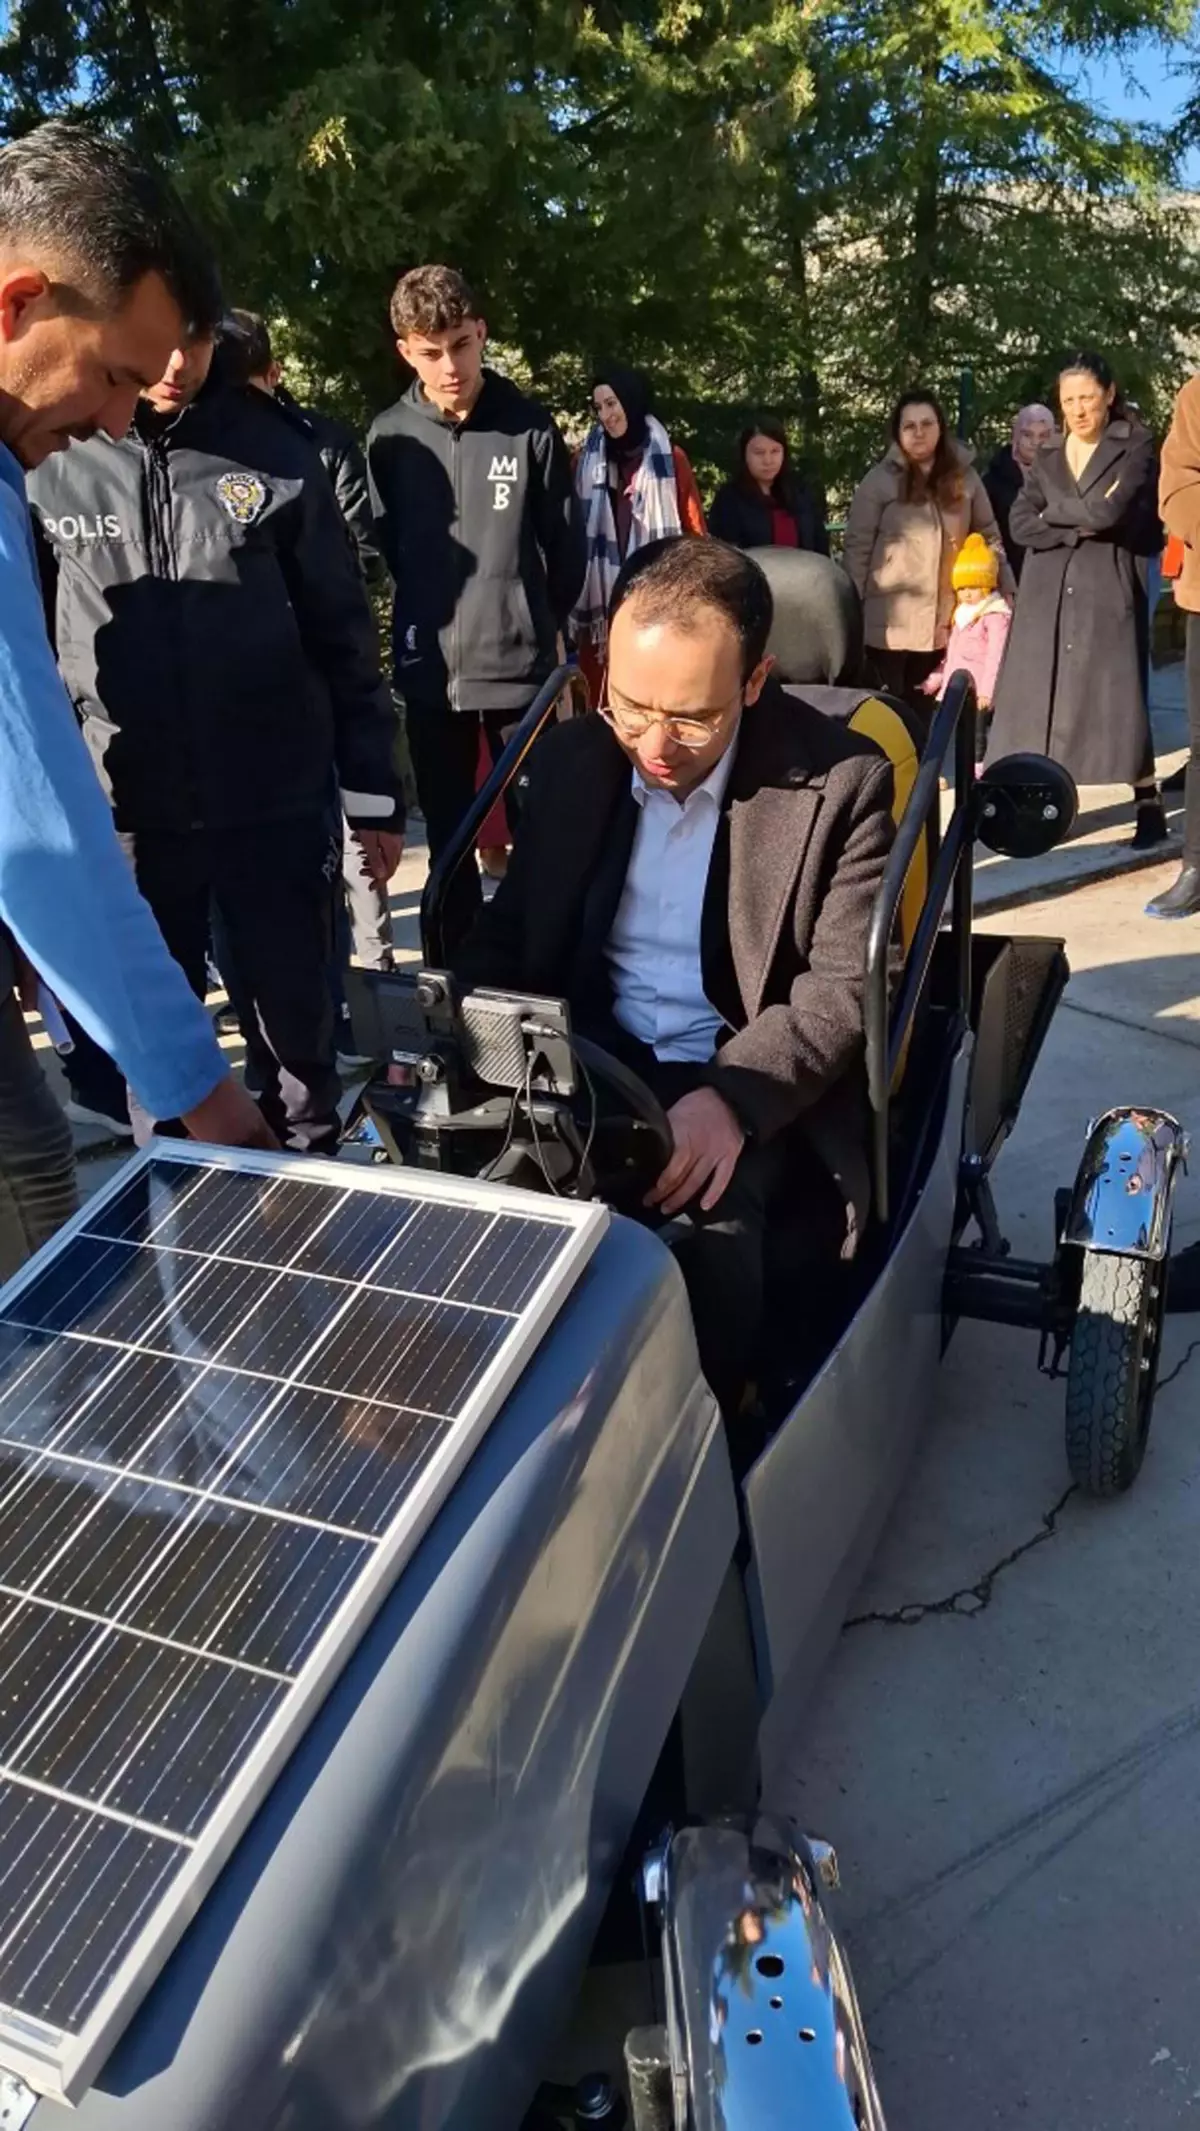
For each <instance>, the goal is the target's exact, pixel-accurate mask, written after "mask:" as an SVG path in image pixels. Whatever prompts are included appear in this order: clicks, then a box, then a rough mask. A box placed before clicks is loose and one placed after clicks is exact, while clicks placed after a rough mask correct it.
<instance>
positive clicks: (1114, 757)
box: [988, 348, 1167, 850]
mask: <svg viewBox="0 0 1200 2131" xmlns="http://www.w3.org/2000/svg"><path fill="white" fill-rule="evenodd" d="M1058 396H1059V401H1060V403H1061V406H1062V415H1063V435H1062V436H1061V437H1060V436H1055V438H1054V439H1053V441H1052V442H1051V443H1049V444H1043V445H1042V446H1041V448H1040V449H1039V450H1038V452H1037V454H1036V456H1035V458H1034V462H1033V465H1032V466H1031V467H1030V469H1029V472H1028V473H1027V475H1026V476H1025V485H1024V487H1023V488H1022V490H1021V493H1020V495H1019V496H1018V497H1017V500H1016V502H1015V503H1014V504H1013V507H1012V517H1011V520H1010V525H1011V530H1012V536H1013V539H1014V540H1018V541H1019V542H1020V543H1021V546H1022V547H1023V548H1024V549H1025V550H1026V556H1025V568H1024V570H1023V572H1022V574H1021V586H1020V591H1019V593H1018V595H1017V606H1016V612H1015V614H1014V616H1013V625H1012V634H1011V636H1010V637H1009V642H1008V651H1007V654H1006V656H1005V660H1004V666H1003V668H1002V670H1001V674H1000V681H999V686H998V687H997V690H996V715H995V717H994V718H993V720H992V731H991V738H990V741H989V747H988V753H989V758H991V757H994V756H997V755H1008V754H1018V753H1022V752H1024V751H1027V750H1028V751H1030V752H1032V753H1034V754H1040V755H1051V756H1052V757H1053V758H1054V760H1055V761H1056V762H1061V763H1063V765H1064V766H1065V767H1066V768H1067V769H1068V770H1070V772H1071V775H1072V776H1073V777H1074V779H1075V782H1076V784H1129V785H1132V786H1133V795H1134V800H1135V803H1136V808H1137V820H1136V827H1135V829H1134V835H1133V843H1134V847H1135V849H1137V850H1148V849H1150V848H1151V847H1152V846H1153V845H1155V844H1160V843H1162V842H1163V841H1164V840H1165V838H1166V835H1167V817H1166V814H1165V813H1164V811H1163V803H1162V795H1161V793H1160V792H1159V789H1158V784H1157V781H1156V778H1155V771H1154V743H1153V740H1152V737H1151V733H1150V716H1149V711H1148V709H1147V704H1146V672H1147V664H1148V662H1147V647H1148V642H1149V614H1148V608H1147V600H1146V563H1147V561H1148V560H1149V558H1150V557H1151V556H1153V555H1157V554H1158V552H1159V549H1160V548H1161V546H1162V527H1161V524H1160V522H1159V516H1158V467H1157V464H1156V460H1155V451H1154V439H1153V437H1152V436H1151V434H1150V431H1149V430H1148V429H1147V427H1146V425H1145V423H1144V422H1143V421H1142V420H1141V419H1140V418H1139V416H1138V415H1137V414H1136V413H1135V412H1134V410H1133V409H1132V408H1131V407H1129V406H1128V405H1127V404H1126V402H1125V401H1124V400H1123V399H1122V397H1121V394H1120V393H1119V391H1118V390H1117V386H1116V384H1115V382H1114V379H1113V374H1112V371H1111V370H1110V369H1109V366H1108V364H1107V363H1106V362H1105V360H1104V357H1103V356H1102V355H1097V354H1096V352H1095V350H1094V349H1091V348H1080V349H1079V350H1077V352H1076V353H1075V354H1073V355H1071V356H1069V357H1068V358H1067V360H1066V362H1065V363H1064V364H1063V367H1062V370H1061V371H1060V373H1059V379H1058Z"/></svg>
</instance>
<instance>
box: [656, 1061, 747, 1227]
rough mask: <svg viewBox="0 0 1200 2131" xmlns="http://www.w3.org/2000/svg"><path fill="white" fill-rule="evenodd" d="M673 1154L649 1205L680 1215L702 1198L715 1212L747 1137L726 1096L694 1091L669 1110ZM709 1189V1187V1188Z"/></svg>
mask: <svg viewBox="0 0 1200 2131" xmlns="http://www.w3.org/2000/svg"><path fill="white" fill-rule="evenodd" d="M667 1122H668V1124H669V1125H670V1127H671V1132H672V1134H673V1136H674V1140H675V1152H674V1154H673V1155H672V1156H671V1159H670V1161H669V1162H668V1163H667V1166H666V1168H665V1169H664V1170H663V1173H662V1175H661V1176H660V1177H659V1179H658V1182H657V1184H655V1186H654V1188H653V1190H652V1191H648V1192H647V1193H646V1200H645V1203H646V1205H647V1206H660V1207H661V1208H662V1211H663V1212H664V1213H665V1214H668V1215H670V1214H677V1213H679V1212H680V1211H681V1210H682V1208H683V1207H685V1206H687V1205H689V1204H690V1202H691V1201H692V1200H693V1199H694V1198H696V1197H697V1196H698V1195H699V1196H700V1204H701V1206H702V1207H703V1209H704V1211H705V1213H709V1212H711V1210H712V1208H713V1207H714V1206H715V1205H716V1203H717V1201H718V1199H719V1198H720V1197H721V1194H722V1192H723V1191H724V1190H725V1187H726V1185H727V1184H728V1182H729V1179H730V1177H731V1176H732V1175H733V1172H734V1169H735V1168H736V1166H737V1158H738V1156H739V1154H740V1153H741V1151H742V1148H743V1147H744V1146H745V1144H746V1135H745V1133H744V1132H743V1131H742V1128H741V1126H740V1125H739V1123H738V1121H737V1118H736V1117H735V1116H734V1114H733V1111H732V1110H731V1109H730V1107H729V1104H728V1103H727V1102H726V1100H725V1098H724V1096H723V1095H718V1094H717V1091H716V1089H715V1088H694V1089H693V1090H692V1093H691V1094H690V1095H683V1096H681V1097H680V1099H679V1101H678V1102H677V1103H673V1104H672V1105H671V1108H670V1109H669V1110H668V1111H667ZM706 1187H707V1188H706Z"/></svg>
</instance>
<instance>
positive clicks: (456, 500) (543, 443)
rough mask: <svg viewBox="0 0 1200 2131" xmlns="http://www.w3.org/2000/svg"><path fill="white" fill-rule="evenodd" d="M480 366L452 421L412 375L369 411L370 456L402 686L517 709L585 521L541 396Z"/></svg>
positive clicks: (576, 566)
mask: <svg viewBox="0 0 1200 2131" xmlns="http://www.w3.org/2000/svg"><path fill="white" fill-rule="evenodd" d="M483 379H484V382H483V390H482V392H481V393H480V395H479V398H478V399H477V400H476V402H475V405H474V407H473V408H472V409H471V412H470V414H469V415H468V416H467V417H466V420H465V421H462V422H454V421H451V420H450V419H449V417H448V416H445V415H443V414H441V413H439V411H438V409H437V408H436V407H435V406H433V404H432V403H431V401H429V400H427V399H426V397H425V394H424V392H423V390H422V388H421V386H420V384H419V383H418V382H416V381H414V383H413V384H412V386H411V387H410V389H409V390H408V391H407V392H406V393H405V395H404V397H403V399H400V400H398V401H397V402H396V404H395V406H394V407H389V408H388V410H387V412H386V413H385V414H381V415H380V416H379V418H378V420H377V421H376V422H375V423H374V425H373V427H372V429H371V433H370V436H369V437H368V439H367V469H368V472H369V474H370V479H371V494H372V500H373V502H374V505H375V518H376V529H377V532H378V536H379V545H380V547H381V548H382V549H383V554H384V559H385V561H386V562H387V565H388V568H389V569H390V571H391V573H392V576H393V578H394V579H395V582H396V603H395V610H394V626H393V641H394V647H395V657H396V682H397V686H398V687H399V689H400V691H401V693H402V695H403V696H404V697H405V699H406V700H407V701H409V702H411V703H419V704H423V705H430V706H435V705H437V704H440V703H445V702H446V701H447V700H448V701H449V704H450V707H451V709H452V710H464V711H485V710H496V711H499V710H508V711H514V712H515V711H520V710H523V709H524V708H525V707H526V705H527V704H528V703H529V702H530V701H531V699H532V698H533V696H534V695H535V694H536V693H537V690H538V688H539V686H540V684H541V682H542V681H544V680H545V679H546V677H547V675H548V674H550V673H551V672H552V671H553V668H554V664H555V646H556V639H557V636H558V633H559V631H560V630H561V629H562V628H563V627H564V625H565V623H566V620H567V616H568V615H569V613H570V611H571V608H572V607H573V606H574V604H575V601H576V599H577V597H578V595H579V590H580V587H581V585H582V583H583V573H584V564H585V560H586V557H585V547H584V534H583V523H582V518H581V516H580V512H579V507H578V504H577V502H576V498H575V491H574V486H573V484H572V480H571V467H570V461H569V459H568V457H567V451H566V446H565V445H564V443H563V440H562V438H561V436H560V435H559V433H558V430H557V429H556V427H555V425H554V423H553V421H552V420H551V418H550V416H549V414H548V413H547V412H546V410H545V408H544V407H539V406H538V405H537V403H536V402H535V401H533V400H528V399H526V398H525V396H524V394H523V393H521V392H519V391H518V390H517V387H516V386H515V385H514V384H512V383H510V381H509V380H508V379H507V378H504V377H501V376H500V375H499V374H498V373H497V372H496V371H494V370H485V371H484V373H483Z"/></svg>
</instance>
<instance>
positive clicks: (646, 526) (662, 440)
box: [571, 363, 707, 703]
mask: <svg viewBox="0 0 1200 2131" xmlns="http://www.w3.org/2000/svg"><path fill="white" fill-rule="evenodd" d="M592 407H593V410H594V412H595V421H594V422H593V424H592V427H591V429H590V430H589V431H588V434H587V439H586V441H585V443H584V446H583V449H582V451H581V452H580V454H579V457H578V459H577V460H576V462H575V488H576V493H577V494H578V496H579V499H580V503H581V505H582V508H583V514H584V520H585V525H586V532H587V575H586V576H585V578H584V582H583V590H582V591H581V592H580V595H579V599H578V601H577V603H576V606H575V610H574V613H573V614H572V616H571V627H572V632H573V634H574V637H575V642H576V644H577V645H578V647H579V663H580V666H581V667H582V669H583V672H584V675H585V678H586V680H587V683H588V688H589V690H590V693H591V698H592V701H593V703H595V702H597V701H598V700H599V697H600V693H601V689H602V686H603V677H604V668H605V663H606V659H607V650H608V614H609V608H610V606H611V605H612V595H613V587H614V586H615V584H616V581H617V576H618V573H619V571H620V568H621V564H622V563H623V562H624V560H625V558H626V556H627V555H632V554H634V553H635V552H636V551H637V549H638V548H642V547H645V546H646V544H647V543H648V542H649V541H651V540H661V539H663V538H665V537H667V536H668V535H670V534H673V533H694V534H696V535H702V534H704V533H705V532H706V531H707V527H706V525H705V522H704V506H703V504H702V503H701V501H700V490H699V488H698V487H697V485H696V476H695V474H694V473H693V472H692V469H691V466H690V464H689V463H688V458H687V454H686V453H685V452H684V451H683V450H681V448H680V446H679V445H678V444H672V442H671V439H670V438H669V436H668V435H667V432H666V430H665V429H664V428H663V425H662V423H661V422H660V421H659V420H658V417H657V416H656V415H654V414H652V413H651V411H650V387H649V384H648V383H647V381H646V379H645V378H644V377H643V376H642V374H641V372H640V371H639V370H628V369H626V368H625V367H624V365H623V364H621V363H609V364H607V365H606V366H605V367H604V369H602V370H599V371H597V373H596V376H595V377H594V379H593V380H592Z"/></svg>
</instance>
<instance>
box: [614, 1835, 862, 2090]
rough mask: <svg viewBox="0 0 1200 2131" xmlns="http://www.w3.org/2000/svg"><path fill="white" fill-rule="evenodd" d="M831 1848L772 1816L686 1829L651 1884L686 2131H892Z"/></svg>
mask: <svg viewBox="0 0 1200 2131" xmlns="http://www.w3.org/2000/svg"><path fill="white" fill-rule="evenodd" d="M836 1883H837V1865H836V1860H835V1859H834V1856H833V1852H832V1850H830V1849H829V1848H828V1846H827V1845H826V1844H823V1843H815V1842H813V1841H811V1840H806V1839H805V1838H804V1837H802V1836H799V1835H795V1834H793V1833H792V1832H791V1831H790V1830H789V1829H787V1828H786V1827H785V1826H784V1825H783V1824H782V1823H781V1822H779V1821H777V1820H774V1819H771V1818H768V1817H766V1816H765V1815H763V1816H759V1817H758V1818H756V1819H754V1820H746V1821H743V1820H737V1821H734V1820H731V1821H724V1822H717V1823H716V1824H714V1825H710V1826H708V1827H699V1828H685V1829H683V1830H682V1831H681V1832H680V1833H679V1834H678V1835H675V1836H674V1837H672V1839H671V1842H670V1844H669V1846H668V1848H667V1850H666V1852H665V1855H663V1856H662V1858H661V1859H660V1860H659V1861H658V1864H657V1866H656V1867H653V1868H652V1870H651V1872H650V1873H648V1876H647V1893H648V1895H649V1896H650V1897H651V1899H657V1900H658V1903H659V1909H660V1916H661V1922H662V1932H663V1970H664V1978H665V1987H666V1996H667V2032H668V2035H669V2038H670V2049H671V2069H672V2078H673V2082H674V2089H675V2122H676V2125H677V2126H678V2127H680V2131H683V2127H685V2126H686V2127H687V2131H796V2127H797V2126H799V2125H803V2126H804V2127H805V2131H856V2127H857V2131H884V2122H883V2111H882V2109H881V2107H880V2104H879V2096H878V2093H877V2091H876V2087H875V2079H874V2075H873V2073H872V2070H871V2060H870V2055H869V2052H868V2049H867V2039H866V2034H865V2031H864V2028H863V2023H862V2016H861V2014H860V2012H859V2008H858V2000H857V1998H856V1996H855V1992H854V1985H853V1982H852V1981H851V1977H850V1969H849V1965H848V1963H847V1961H846V1958H845V1955H844V1953H843V1951H842V1948H841V1946H840V1945H839V1943H838V1939H837V1936H836V1933H835V1932H834V1930H833V1927H832V1925H831V1923H830V1921H829V1917H828V1915H827V1912H826V1908H825V1903H824V1898H823V1889H824V1887H826V1886H828V1885H836Z"/></svg>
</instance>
